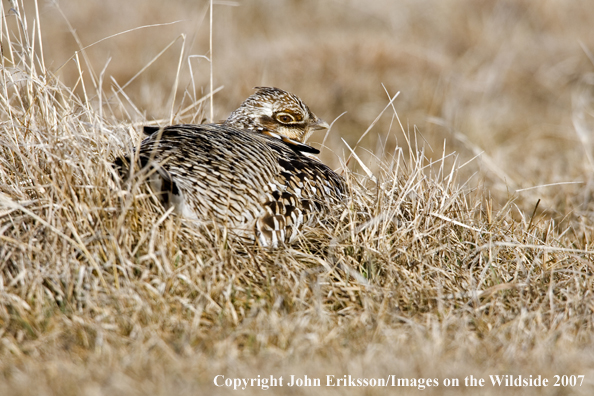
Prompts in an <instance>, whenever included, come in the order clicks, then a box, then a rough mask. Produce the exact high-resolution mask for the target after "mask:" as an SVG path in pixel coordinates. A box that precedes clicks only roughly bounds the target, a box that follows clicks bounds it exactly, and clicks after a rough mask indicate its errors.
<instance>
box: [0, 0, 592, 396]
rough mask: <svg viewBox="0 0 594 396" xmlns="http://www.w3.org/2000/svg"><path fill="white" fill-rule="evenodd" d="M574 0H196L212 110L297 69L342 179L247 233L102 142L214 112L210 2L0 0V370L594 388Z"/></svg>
mask: <svg viewBox="0 0 594 396" xmlns="http://www.w3.org/2000/svg"><path fill="white" fill-rule="evenodd" d="M589 3H590V2H589V1H587V0H581V1H580V0H575V1H571V2H569V1H561V0H542V1H528V0H514V1H512V0H508V1H503V0H500V1H494V0H493V1H488V0H484V1H476V0H442V1H439V0H426V1H418V0H415V1H413V0H410V1H399V2H392V1H387V0H386V1H381V0H377V1H373V2H369V3H367V4H365V5H362V4H363V2H358V1H346V0H345V1H338V0H336V1H314V0H303V1H297V0H295V1H288V0H287V1H273V0H268V1H266V0H258V1H238V2H231V1H229V2H227V1H221V2H218V3H216V4H215V6H214V13H213V16H214V19H213V29H212V38H213V53H212V60H213V64H212V65H213V83H214V85H213V87H214V88H215V89H217V92H216V94H215V95H214V97H213V98H214V99H213V102H214V107H213V108H212V113H213V117H212V118H213V119H214V120H219V119H224V118H226V117H227V115H228V114H229V112H230V111H232V110H233V109H235V108H236V107H237V106H238V105H239V103H241V101H242V100H243V99H245V98H246V97H247V96H248V95H249V94H250V93H251V92H252V88H253V87H254V86H261V85H264V86H266V85H268V86H277V87H280V88H283V89H286V90H288V91H291V92H294V93H296V94H297V95H299V96H300V97H301V98H302V99H304V101H305V102H306V103H307V104H308V105H309V106H310V107H311V109H312V110H313V111H314V112H315V113H316V114H317V115H318V116H320V117H321V118H323V119H325V120H326V121H328V122H332V121H334V120H335V123H334V124H333V127H332V129H331V131H330V132H329V133H328V134H327V135H326V136H325V135H323V134H320V135H314V137H313V139H312V140H310V143H311V144H312V145H313V146H316V147H321V150H322V153H321V155H320V158H321V159H322V160H323V161H324V162H325V163H327V164H329V165H331V166H332V167H333V168H335V169H338V171H339V172H340V173H342V174H343V175H344V176H345V178H346V179H347V182H348V183H349V186H350V188H351V197H350V202H349V208H348V209H347V210H346V211H345V212H344V213H343V214H342V216H341V218H340V220H339V221H338V222H337V223H336V224H332V225H331V226H330V225H329V226H328V227H327V228H326V229H322V228H318V229H312V230H306V232H305V233H304V235H303V236H302V237H300V238H299V240H298V241H297V242H296V243H295V244H293V245H292V246H290V247H288V248H287V249H282V250H274V251H269V250H265V249H257V248H254V247H247V248H246V247H244V246H238V245H237V244H235V243H234V242H233V241H229V240H227V239H226V236H225V234H224V233H217V232H214V231H208V230H203V229H197V228H196V227H194V226H193V225H192V224H191V223H189V222H186V221H184V219H181V218H179V217H177V216H175V215H172V214H170V213H169V212H165V211H164V209H163V208H162V207H161V206H160V205H159V204H158V203H157V201H156V200H155V198H154V197H153V196H152V195H151V194H150V192H149V191H148V190H146V189H144V188H142V187H138V186H136V187H135V188H132V189H127V188H126V187H125V186H123V185H121V184H120V183H119V181H118V179H117V178H116V177H115V176H116V175H115V174H114V171H113V168H112V166H111V162H112V161H113V159H114V158H115V157H116V156H117V155H121V154H122V153H124V152H126V151H127V150H130V148H131V147H133V146H134V145H136V144H137V143H138V141H139V139H140V136H139V134H140V133H139V131H140V126H141V125H143V124H147V123H156V124H160V125H165V124H169V123H172V122H173V123H177V122H201V121H203V120H207V121H208V120H210V118H211V108H210V99H209V97H208V94H209V92H210V77H211V76H210V63H209V61H208V58H210V56H211V54H210V53H209V38H210V37H211V31H210V27H209V10H210V9H209V5H208V2H204V1H182V0H175V1H168V2H157V1H146V0H145V1H140V0H127V1H125V2H120V1H115V0H104V1H97V0H87V1H74V0H62V1H59V2H57V3H53V2H41V1H38V2H35V1H24V3H22V2H19V1H5V2H3V3H2V6H3V10H2V11H3V17H2V20H1V26H0V27H1V29H0V35H1V37H0V38H1V44H2V67H1V69H0V125H1V127H0V394H1V395H42V394H43V395H46V394H47V395H54V394H55V395H104V394H105V395H145V394H150V395H153V394H154V395H165V394H180V395H195V394H226V393H234V394H236V393H237V394H245V395H251V394H262V393H263V392H269V393H273V394H294V395H297V394H312V393H313V394H373V395H376V394H378V395H379V394H405V395H408V394H419V393H424V394H435V395H442V394H443V395H450V394H451V395H459V394H468V395H475V394H484V395H495V394H497V395H501V394H505V395H508V394H509V395H520V394H522V395H526V394H529V395H532V394H534V395H537V394H538V395H591V394H593V392H594V326H593V325H594V321H593V319H594V318H593V314H594V296H593V291H594V276H593V273H594V251H593V250H592V240H593V239H594V202H593V189H594V178H593V174H594V35H592V33H591V23H592V21H593V20H594V8H593V7H591V4H589ZM397 92H400V93H399V95H398V97H396V98H395V99H394V100H393V101H392V102H390V101H391V99H392V98H393V97H394V96H395V95H396V93H397ZM343 112H346V113H345V114H344V115H342V116H341V114H342V113H343ZM341 139H344V140H345V142H346V143H347V144H348V145H349V146H350V147H352V148H354V149H355V153H356V155H351V153H350V151H349V149H348V148H347V145H346V144H345V143H343V142H342V140H341ZM322 142H323V143H324V144H323V145H322ZM362 164H364V165H365V166H362ZM271 375H272V376H274V377H275V378H277V380H278V379H279V377H281V376H282V377H283V386H282V387H281V386H277V387H274V388H269V389H267V390H263V386H262V385H263V383H262V382H260V383H259V386H258V382H257V379H258V376H260V379H262V378H265V377H266V378H270V376H271ZM504 375H511V376H513V377H502V376H504ZM520 375H521V376H522V377H523V379H528V380H535V379H537V378H538V377H539V376H540V379H547V380H548V383H547V386H532V387H530V386H525V387H517V386H506V385H505V379H507V380H509V381H511V382H512V383H513V381H514V380H516V381H517V380H518V376H520ZM217 376H219V377H217ZM221 376H224V377H221ZM291 376H295V377H294V378H295V379H297V378H301V379H303V378H304V377H305V376H307V377H308V378H309V379H312V380H315V379H320V386H319V387H306V386H300V387H299V386H295V387H291V386H288V384H289V383H290V382H291ZM328 376H334V377H330V378H332V381H333V383H334V384H337V382H338V381H337V380H338V379H340V380H345V382H344V383H343V382H341V383H340V384H339V386H328V382H327V381H328V378H329V377H328ZM345 376H346V379H345ZM349 376H350V377H349ZM470 376H473V377H474V378H475V379H477V380H480V379H483V380H484V383H483V386H480V385H479V384H480V383H479V382H477V386H470V385H472V384H471V383H467V381H468V380H470ZM494 376H499V379H503V381H504V382H503V384H502V385H496V386H494V385H493V384H492V379H495V377H494ZM530 376H532V377H530ZM555 376H558V377H555ZM579 376H582V377H579ZM250 378H253V379H256V381H255V382H254V384H253V386H252V385H250V386H247V387H246V388H245V389H244V390H233V386H230V387H229V386H221V387H219V386H217V384H224V380H230V381H231V382H230V384H233V380H234V379H250ZM349 379H350V380H351V381H352V380H354V381H355V383H356V381H357V379H360V380H362V381H363V380H366V381H372V382H373V384H374V385H375V386H362V387H357V386H350V382H349ZM380 379H381V380H382V381H383V380H387V382H388V386H385V387H382V386H378V382H380ZM399 379H400V380H401V381H400V386H398V381H399ZM402 379H407V380H408V386H406V385H405V384H404V383H403V382H402ZM429 379H431V380H432V381H430V382H428V380H429ZM215 380H216V381H218V382H216V381H215ZM456 380H459V385H458V386H455V381H456ZM573 380H576V384H575V385H574V383H573V382H572V381H573ZM392 381H394V383H395V384H396V386H392ZM448 381H451V383H450V386H447V385H448ZM215 382H216V383H215ZM557 382H558V385H560V386H555V384H556V383H557ZM314 384H315V382H314ZM429 385H430V386H429ZM241 387H243V384H242V385H240V388H241ZM423 388H424V389H423Z"/></svg>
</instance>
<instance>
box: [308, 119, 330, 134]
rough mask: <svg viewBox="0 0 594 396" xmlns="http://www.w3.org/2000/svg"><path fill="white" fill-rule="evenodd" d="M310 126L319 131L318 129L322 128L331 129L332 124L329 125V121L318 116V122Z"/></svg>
mask: <svg viewBox="0 0 594 396" xmlns="http://www.w3.org/2000/svg"><path fill="white" fill-rule="evenodd" d="M309 127H310V128H311V129H312V130H314V131H318V130H322V129H330V125H328V123H327V122H326V121H324V120H322V119H321V118H318V120H317V121H316V122H314V123H313V124H310V125H309Z"/></svg>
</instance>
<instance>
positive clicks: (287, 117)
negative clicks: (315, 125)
mask: <svg viewBox="0 0 594 396" xmlns="http://www.w3.org/2000/svg"><path fill="white" fill-rule="evenodd" d="M276 120H277V121H278V122H282V123H283V124H288V123H290V122H295V117H293V116H292V115H291V114H287V113H279V114H277V115H276Z"/></svg>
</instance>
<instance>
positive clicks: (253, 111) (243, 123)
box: [225, 87, 330, 143]
mask: <svg viewBox="0 0 594 396" xmlns="http://www.w3.org/2000/svg"><path fill="white" fill-rule="evenodd" d="M225 124H227V125H230V126H232V127H234V128H238V129H249V130H253V131H255V132H257V131H261V132H266V131H267V132H272V133H274V134H278V135H282V136H285V137H288V138H289V139H292V140H295V141H297V142H301V143H303V142H305V141H306V140H307V138H308V137H309V135H311V133H312V132H313V131H315V130H319V129H328V128H329V127H330V126H329V125H328V124H327V123H326V122H325V121H324V120H322V119H321V118H318V117H317V116H316V115H315V114H314V113H312V112H311V110H309V108H308V107H307V105H306V104H305V103H303V101H302V100H301V99H299V97H298V96H296V95H293V94H292V93H290V92H287V91H283V90H282V89H278V88H271V87H256V92H255V93H254V94H253V95H251V96H250V97H249V98H247V99H246V100H245V101H244V102H243V103H242V104H241V106H239V108H238V109H237V110H235V111H234V112H233V113H231V115H230V116H229V118H227V120H226V121H225Z"/></svg>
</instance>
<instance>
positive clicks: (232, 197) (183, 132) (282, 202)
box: [138, 88, 347, 247]
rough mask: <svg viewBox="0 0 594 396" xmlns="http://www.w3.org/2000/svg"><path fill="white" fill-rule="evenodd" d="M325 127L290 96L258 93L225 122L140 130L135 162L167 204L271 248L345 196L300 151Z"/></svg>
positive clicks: (338, 182)
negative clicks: (309, 137) (313, 133)
mask: <svg viewBox="0 0 594 396" xmlns="http://www.w3.org/2000/svg"><path fill="white" fill-rule="evenodd" d="M279 98H280V99H279ZM283 121H285V122H283ZM327 127H328V125H327V124H326V123H325V122H324V121H322V120H320V119H318V118H317V117H316V116H315V115H314V114H313V113H312V112H311V111H309V109H308V108H307V106H306V105H305V104H304V103H303V102H302V101H301V100H300V99H299V98H298V97H296V96H295V95H292V94H290V93H288V92H285V91H282V90H279V89H277V88H259V89H258V91H257V92H256V93H255V94H254V95H252V96H250V97H249V98H248V99H247V100H246V101H245V102H244V103H243V104H242V105H241V106H240V108H239V109H237V110H235V111H234V112H233V113H232V114H231V116H230V117H229V119H228V120H227V121H225V122H224V123H222V124H206V125H174V126H168V127H165V128H163V129H157V128H152V127H145V133H147V134H150V135H149V136H148V137H147V138H146V139H145V140H144V141H143V142H142V143H141V146H140V150H139V153H138V157H139V161H140V165H141V166H142V167H143V168H144V169H145V170H147V171H149V172H150V173H151V176H149V178H150V184H151V188H152V189H153V190H154V191H155V192H156V193H157V194H159V196H160V198H161V200H162V202H163V204H164V205H165V206H166V207H168V206H170V205H175V211H176V212H178V213H180V214H181V215H183V216H184V217H186V218H189V219H194V220H198V221H208V220H214V221H215V222H216V223H217V224H226V225H228V226H229V229H230V230H231V231H232V233H233V234H234V235H237V236H239V237H241V238H243V239H244V240H248V241H258V242H259V243H260V244H261V245H262V246H273V247H276V246H279V244H283V243H284V242H287V241H291V240H293V239H294V237H295V236H296V235H297V232H298V230H299V229H300V227H301V226H302V225H303V224H307V225H313V224H314V223H315V222H316V221H317V220H318V219H319V218H320V216H323V215H324V214H326V213H328V212H329V211H330V210H331V209H332V208H334V207H336V206H337V205H340V204H342V203H343V201H344V199H345V194H346V191H347V188H346V185H345V183H344V180H343V179H342V177H340V176H339V175H338V174H336V173H335V172H333V171H332V170H331V169H330V168H328V167H327V166H326V165H324V164H322V163H321V162H320V161H319V160H318V159H317V158H311V157H308V156H306V155H304V154H303V152H317V150H315V149H314V148H313V147H310V146H308V145H306V144H304V143H303V139H304V138H305V137H306V136H307V135H308V134H309V133H311V131H312V130H313V129H321V128H327Z"/></svg>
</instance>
